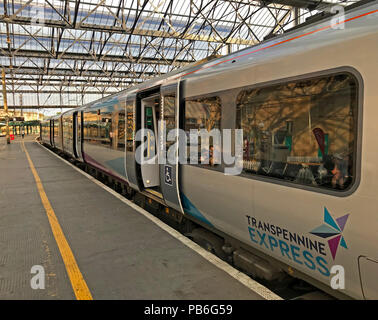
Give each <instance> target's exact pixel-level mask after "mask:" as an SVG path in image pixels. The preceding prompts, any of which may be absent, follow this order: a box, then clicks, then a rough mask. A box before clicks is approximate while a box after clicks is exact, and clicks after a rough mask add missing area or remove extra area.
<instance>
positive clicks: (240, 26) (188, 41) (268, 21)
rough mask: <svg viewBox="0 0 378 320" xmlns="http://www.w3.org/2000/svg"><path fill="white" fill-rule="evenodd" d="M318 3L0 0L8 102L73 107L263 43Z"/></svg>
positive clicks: (321, 4)
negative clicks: (152, 78)
mask: <svg viewBox="0 0 378 320" xmlns="http://www.w3.org/2000/svg"><path fill="white" fill-rule="evenodd" d="M330 2H333V3H339V2H340V3H342V4H343V5H346V4H351V3H353V2H355V1H341V0H329V1H328V2H327V3H325V2H322V1H314V0H276V1H250V0H240V1H236V0H235V1H232V0H231V1H229V0H227V1H226V0H202V1H200V0H180V1H174V0H0V63H1V67H4V68H5V71H6V82H7V92H8V104H9V106H10V108H12V107H13V106H15V107H19V106H23V107H40V108H49V107H74V106H78V105H82V104H84V103H87V102H90V101H92V100H95V99H98V98H101V97H103V96H104V95H108V94H111V93H115V92H118V91H120V90H123V89H125V88H127V87H128V86H130V85H133V84H135V83H139V82H141V81H144V80H145V79H147V78H149V77H152V76H155V75H159V74H164V73H167V72H169V71H171V70H173V69H176V68H179V67H181V66H184V65H186V64H188V63H193V62H196V61H199V60H201V59H203V58H206V57H208V56H210V55H215V54H218V55H219V54H226V53H228V52H233V51H236V50H239V49H242V48H244V47H246V46H251V45H253V44H256V43H259V42H260V41H262V40H263V39H264V38H266V37H267V36H271V35H272V34H276V33H281V32H283V30H285V29H288V28H291V27H293V26H294V25H296V24H299V23H301V22H304V20H305V18H306V17H308V16H310V15H313V14H314V13H317V12H318V11H317V10H316V9H318V10H319V9H321V8H324V7H325V6H329V3H330Z"/></svg>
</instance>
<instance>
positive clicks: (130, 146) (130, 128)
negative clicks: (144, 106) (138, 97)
mask: <svg viewBox="0 0 378 320" xmlns="http://www.w3.org/2000/svg"><path fill="white" fill-rule="evenodd" d="M134 114H135V112H134V102H133V101H131V100H129V101H127V102H126V150H127V151H129V152H133V150H134V133H135V121H134Z"/></svg>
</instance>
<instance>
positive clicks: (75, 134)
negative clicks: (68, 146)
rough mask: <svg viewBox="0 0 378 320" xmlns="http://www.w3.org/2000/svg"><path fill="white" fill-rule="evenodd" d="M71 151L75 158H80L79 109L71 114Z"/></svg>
mask: <svg viewBox="0 0 378 320" xmlns="http://www.w3.org/2000/svg"><path fill="white" fill-rule="evenodd" d="M73 152H74V156H75V157H76V158H77V159H81V111H76V112H74V114H73Z"/></svg>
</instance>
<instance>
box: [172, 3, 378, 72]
mask: <svg viewBox="0 0 378 320" xmlns="http://www.w3.org/2000/svg"><path fill="white" fill-rule="evenodd" d="M374 13H378V10H373V11H370V12H366V13H364V14H361V15H359V16H356V17H353V18H349V19H346V20H343V21H339V22H337V23H334V24H330V25H328V26H325V27H322V28H319V29H315V30H312V31H310V32H307V33H304V34H301V35H299V36H296V37H292V38H289V39H286V40H283V41H280V42H277V43H274V44H271V45H269V46H265V47H262V48H259V49H256V50H252V51H249V52H246V53H243V54H241V55H239V56H236V57H232V58H230V59H227V60H222V61H219V62H217V63H214V64H212V65H209V66H204V67H202V68H198V69H196V70H193V71H190V72H188V73H185V74H182V75H179V76H178V77H176V78H175V79H180V78H182V77H185V76H188V75H190V74H193V73H196V72H198V71H202V70H206V69H209V68H212V67H215V66H217V65H219V64H222V63H225V62H229V61H232V60H236V59H239V58H242V57H245V56H248V55H250V54H252V53H256V52H259V51H263V50H266V49H270V48H273V47H276V46H279V45H281V44H284V43H287V42H290V41H293V40H296V39H300V38H303V37H306V36H309V35H312V34H314V33H318V32H320V31H324V30H328V29H332V28H334V27H336V26H338V25H342V24H345V23H347V22H350V21H353V20H357V19H360V18H362V17H366V16H369V15H371V14H374Z"/></svg>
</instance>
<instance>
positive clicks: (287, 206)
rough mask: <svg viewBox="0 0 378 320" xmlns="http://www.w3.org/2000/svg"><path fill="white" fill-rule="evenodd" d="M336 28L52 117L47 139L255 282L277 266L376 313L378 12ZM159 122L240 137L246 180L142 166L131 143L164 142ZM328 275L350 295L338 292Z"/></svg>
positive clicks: (312, 26) (199, 168)
mask: <svg viewBox="0 0 378 320" xmlns="http://www.w3.org/2000/svg"><path fill="white" fill-rule="evenodd" d="M333 18H334V17H329V18H324V19H323V20H320V21H315V22H313V23H308V24H306V25H304V26H301V27H300V28H295V29H293V30H290V31H288V32H286V33H285V34H283V35H280V36H277V37H274V38H272V39H269V40H266V41H264V42H262V43H260V44H258V45H256V46H253V47H251V48H248V49H244V50H242V51H239V52H236V53H233V54H231V55H228V56H225V57H221V58H216V59H215V60H211V61H205V62H202V63H201V64H197V65H194V66H193V65H191V66H188V67H186V68H183V69H180V70H178V71H175V72H172V73H169V74H166V75H164V76H162V77H157V78H154V79H152V80H149V81H146V82H145V83H143V84H140V85H137V86H135V87H133V88H131V89H128V90H126V91H123V92H121V93H119V94H116V95H112V96H109V97H106V98H103V99H101V100H99V101H96V102H94V103H91V104H89V105H86V106H83V107H82V108H81V109H75V110H74V111H69V112H67V113H65V114H63V115H62V116H61V117H54V118H52V119H51V120H48V121H47V124H42V126H43V130H41V135H42V136H41V139H42V141H43V142H44V143H46V144H51V145H52V146H54V147H56V148H58V149H60V150H63V151H66V152H67V153H69V154H71V155H72V156H74V157H75V158H77V159H79V160H82V161H85V162H87V163H88V164H90V165H92V166H95V167H96V168H98V169H100V170H102V171H104V172H106V173H107V174H109V175H111V176H113V177H116V178H117V179H120V180H122V181H125V182H126V183H127V184H128V185H129V186H130V187H131V188H133V189H135V190H137V191H141V192H148V193H151V194H154V195H157V196H159V197H160V198H162V199H163V201H164V203H165V204H166V205H167V206H169V207H171V208H174V209H175V210H177V211H178V212H181V213H182V214H183V215H185V216H186V217H189V218H190V219H192V220H194V221H196V222H197V223H198V224H200V225H202V226H203V227H205V228H208V229H210V230H212V231H213V232H215V233H217V234H218V235H220V236H221V237H222V238H223V239H225V241H226V244H225V246H226V247H227V246H228V248H231V249H230V250H231V252H232V251H233V257H234V261H240V260H243V259H244V260H246V259H247V260H248V257H249V255H250V254H253V256H252V257H256V256H257V257H259V259H260V258H261V261H262V262H261V263H260V269H264V267H265V266H266V264H264V263H265V261H269V262H272V261H273V262H274V263H275V266H277V267H276V268H278V269H279V270H280V272H281V271H284V272H287V273H289V274H293V275H294V276H297V277H300V278H303V279H305V280H307V281H309V282H311V283H313V284H314V285H316V286H318V287H319V288H321V289H323V290H325V291H327V292H329V293H330V294H332V295H334V296H337V297H352V298H356V299H374V298H375V299H376V298H378V248H377V240H378V219H377V217H376V214H375V213H374V212H375V208H377V207H378V197H377V192H378V170H377V169H376V166H377V163H378V149H377V148H376V140H375V137H376V136H377V135H378V126H377V124H376V120H375V119H376V118H377V117H378V114H377V109H376V103H377V101H378V90H377V84H378V82H377V76H376V75H377V73H378V62H377V52H378V2H377V1H374V2H370V3H367V4H364V5H360V6H357V7H355V8H351V9H350V10H347V11H346V14H345V18H341V19H339V20H336V22H335V21H334V20H332V19H333ZM357 50H358V51H357ZM159 120H166V122H167V129H170V128H180V129H183V130H184V131H185V132H187V133H188V132H189V131H190V130H200V129H205V130H208V131H209V130H212V129H220V130H223V129H232V130H234V129H242V130H243V143H242V144H243V150H242V152H243V170H242V172H241V173H240V174H238V175H226V174H224V169H225V168H226V167H227V166H229V163H228V164H226V163H225V162H224V161H223V159H222V163H220V164H214V163H212V162H211V161H210V162H208V164H206V163H204V161H202V160H203V159H201V157H200V156H199V159H198V164H184V165H183V164H178V163H173V164H169V165H168V164H158V163H150V164H142V165H140V164H138V163H136V161H135V155H136V150H137V147H138V146H140V142H138V141H136V139H135V134H136V132H138V130H139V129H141V128H144V129H150V130H152V132H155V134H157V126H158V121H159ZM49 124H50V130H48V125H49ZM156 136H157V135H156ZM143 143H148V147H149V150H150V149H151V150H152V152H154V151H156V150H157V149H158V147H160V146H159V145H158V144H157V142H156V141H155V140H154V139H153V138H152V139H149V140H148V141H146V142H143ZM177 145H178V144H177ZM198 147H199V148H201V146H200V145H199V146H198ZM166 148H168V144H167V146H166ZM177 148H178V147H177ZM195 156H196V155H195ZM167 174H168V175H169V178H170V179H168V180H167ZM259 261H260V260H259ZM334 266H336V268H337V267H338V266H341V267H342V268H343V270H344V271H345V288H344V289H339V290H334V289H332V288H331V283H332V277H333V275H334V274H336V272H335V271H334V270H341V269H334V268H333V267H334ZM268 269H269V268H268ZM270 270H271V269H270ZM268 273H269V272H268ZM263 274H264V272H263ZM270 274H271V278H274V277H275V276H274V273H270ZM265 275H266V274H265ZM267 277H268V278H269V276H267Z"/></svg>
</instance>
